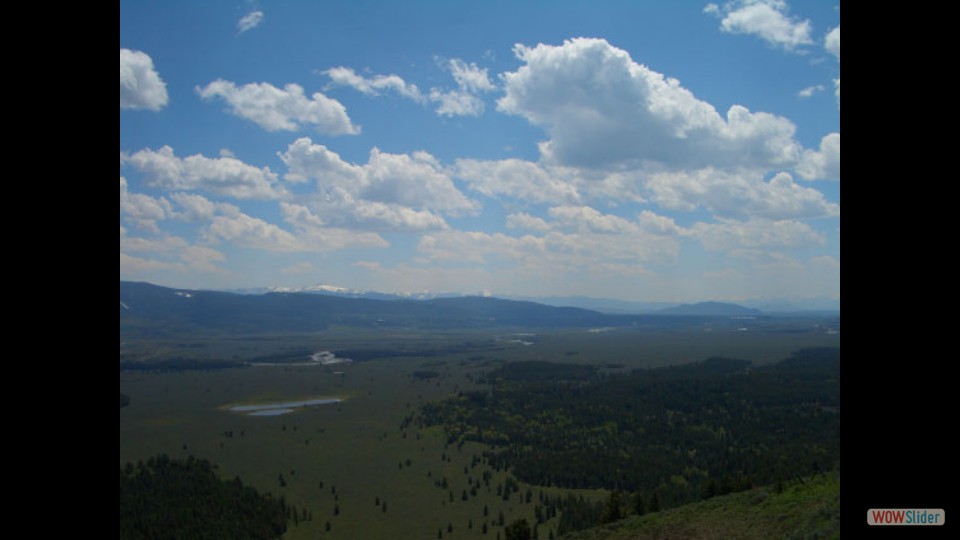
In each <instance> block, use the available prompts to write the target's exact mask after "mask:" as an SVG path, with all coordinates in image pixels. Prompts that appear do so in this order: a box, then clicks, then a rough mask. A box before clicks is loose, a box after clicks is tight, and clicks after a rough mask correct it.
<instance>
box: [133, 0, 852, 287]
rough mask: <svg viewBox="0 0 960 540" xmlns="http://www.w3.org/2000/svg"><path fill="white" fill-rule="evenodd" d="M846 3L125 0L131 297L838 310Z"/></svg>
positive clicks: (770, 0) (771, 0) (769, 0)
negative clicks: (595, 301) (432, 295)
mask: <svg viewBox="0 0 960 540" xmlns="http://www.w3.org/2000/svg"><path fill="white" fill-rule="evenodd" d="M839 26H840V8H839V3H833V2H785V1H782V0H758V1H740V0H738V1H733V2H719V3H709V2H686V1H683V2H660V1H649V2H644V1H635V2H623V1H621V2H612V1H611V2H604V1H593V2H573V1H567V2H564V1H551V2H539V1H529V2H516V1H512V2H499V1H490V2H455V1H443V2H441V1H419V2H387V1H372V0H368V1H326V2H306V1H284V0H274V1H259V2H250V1H242V0H233V1H207V2H185V1H164V2H144V1H137V2H125V1H121V3H120V277H121V279H129V280H143V281H150V282H154V283H158V284H162V285H168V286H173V287H181V288H239V287H261V286H286V287H296V286H305V285H312V284H317V283H326V284H334V285H338V286H343V287H350V288H358V289H372V290H379V291H385V292H399V291H420V290H431V291H457V292H464V293H480V292H489V293H492V294H495V295H498V294H499V295H532V296H550V295H586V296H596V297H611V298H618V299H624V300H643V301H675V302H681V301H695V300H707V299H711V300H730V301H743V300H751V299H774V298H777V299H779V298H834V299H839V296H840V91H839V88H840V30H839Z"/></svg>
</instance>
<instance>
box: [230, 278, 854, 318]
mask: <svg viewBox="0 0 960 540" xmlns="http://www.w3.org/2000/svg"><path fill="white" fill-rule="evenodd" d="M225 292H233V293H237V294H266V293H271V292H284V293H306V294H325V295H329V296H339V297H343V298H367V299H371V300H432V299H435V298H458V297H463V296H470V295H466V294H462V293H456V292H432V291H417V292H402V293H384V292H377V291H365V290H359V289H349V288H346V287H338V286H335V285H326V284H317V285H309V286H306V287H258V288H247V289H231V290H227V291H225ZM477 296H480V295H477ZM498 298H502V299H504V300H519V301H523V302H535V303H538V304H545V305H548V306H557V307H578V308H583V309H589V310H591V311H599V312H601V313H607V314H619V315H636V314H641V313H658V312H664V310H666V309H669V308H680V307H684V306H699V307H695V308H691V309H688V310H686V311H688V313H686V314H688V315H693V314H698V315H699V314H707V315H711V314H714V313H713V312H711V311H710V310H711V308H710V306H709V305H710V304H718V305H719V304H722V305H728V306H736V307H745V308H750V309H753V310H759V311H762V312H763V313H766V314H771V313H793V312H811V311H816V312H833V311H840V301H839V300H838V299H833V298H781V299H760V300H745V301H743V302H741V303H738V304H734V303H728V302H700V303H697V304H680V303H678V302H635V301H628V300H616V299H611V298H592V297H588V296H515V295H505V296H498ZM735 310H736V309H735V308H733V310H731V311H730V312H729V314H731V315H737V313H734V311H735ZM675 314H684V313H683V311H679V312H676V313H675ZM717 314H720V315H723V314H726V313H724V312H723V310H721V311H720V312H718V313H717Z"/></svg>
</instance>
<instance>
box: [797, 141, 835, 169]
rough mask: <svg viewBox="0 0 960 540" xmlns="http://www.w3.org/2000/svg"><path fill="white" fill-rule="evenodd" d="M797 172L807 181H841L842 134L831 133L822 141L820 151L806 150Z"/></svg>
mask: <svg viewBox="0 0 960 540" xmlns="http://www.w3.org/2000/svg"><path fill="white" fill-rule="evenodd" d="M796 170H797V174H798V175H799V176H800V177H801V178H804V179H806V180H820V179H825V180H839V179H840V134H839V133H830V134H828V135H826V136H825V137H823V138H822V139H820V149H819V150H804V151H803V157H801V159H800V163H799V164H798V165H797V169H796Z"/></svg>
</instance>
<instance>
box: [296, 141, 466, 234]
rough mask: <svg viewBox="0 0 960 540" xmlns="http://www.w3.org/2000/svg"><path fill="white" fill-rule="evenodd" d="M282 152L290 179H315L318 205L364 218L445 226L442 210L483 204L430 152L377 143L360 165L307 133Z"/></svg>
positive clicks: (460, 212) (454, 212)
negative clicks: (390, 149) (385, 148)
mask: <svg viewBox="0 0 960 540" xmlns="http://www.w3.org/2000/svg"><path fill="white" fill-rule="evenodd" d="M278 155H279V157H280V159H281V160H282V161H283V162H284V164H286V166H287V169H288V172H287V174H286V175H285V176H284V178H285V179H287V180H288V181H293V182H303V181H306V180H313V181H314V182H316V186H317V192H318V193H317V197H316V201H317V204H318V205H327V206H330V207H331V208H333V207H336V208H338V209H339V211H340V212H341V213H342V212H344V211H346V212H348V213H350V214H351V215H352V218H354V219H355V220H358V221H360V222H367V223H377V222H381V223H383V224H384V225H399V224H404V226H406V227H407V228H413V229H422V228H425V227H444V226H445V223H443V221H442V219H440V218H439V216H438V215H437V214H446V215H451V216H460V215H465V214H472V213H474V212H476V211H477V210H478V209H479V204H478V203H476V202H475V201H472V200H470V199H468V198H467V197H466V196H465V195H464V194H463V193H461V192H460V190H458V189H457V187H456V186H455V185H454V183H453V180H452V179H451V178H450V175H449V174H448V173H447V172H446V170H445V169H444V167H443V166H442V165H441V164H440V162H439V161H438V160H437V159H436V158H435V157H433V156H432V155H430V154H428V153H426V152H413V153H410V154H390V153H387V152H382V151H380V150H379V149H377V148H374V149H373V150H371V151H370V156H369V158H368V160H367V163H365V164H362V165H357V164H352V163H348V162H346V161H344V160H343V159H341V158H340V156H339V155H338V154H337V153H335V152H333V151H331V150H329V149H328V148H327V147H326V146H324V145H320V144H314V143H313V141H312V140H310V139H309V138H306V137H304V138H300V139H298V140H296V141H294V142H293V143H291V144H290V145H289V146H288V148H287V151H286V152H282V153H280V154H278Z"/></svg>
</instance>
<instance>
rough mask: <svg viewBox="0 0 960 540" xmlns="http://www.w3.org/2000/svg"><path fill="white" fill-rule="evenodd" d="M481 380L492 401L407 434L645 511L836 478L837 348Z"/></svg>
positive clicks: (445, 412) (419, 419)
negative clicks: (428, 435) (436, 432)
mask: <svg viewBox="0 0 960 540" xmlns="http://www.w3.org/2000/svg"><path fill="white" fill-rule="evenodd" d="M487 381H488V382H489V383H491V385H492V387H491V389H490V390H489V391H478V392H463V393H461V394H460V395H458V396H457V397H453V398H450V399H447V400H445V401H441V402H435V403H431V404H426V405H424V406H423V407H421V409H420V410H419V411H418V412H417V413H414V414H413V415H411V416H409V417H407V419H405V421H404V424H411V423H415V424H418V425H421V426H435V425H440V426H443V427H444V430H445V432H446V436H447V440H448V443H449V444H462V443H463V442H464V441H479V442H482V443H486V444H488V445H490V446H492V447H493V449H492V450H489V451H487V452H485V453H484V457H485V458H486V459H487V460H488V461H489V462H490V463H491V465H493V466H494V467H495V468H496V469H498V470H501V469H506V470H510V471H512V473H513V474H514V475H516V477H517V478H519V479H520V480H523V481H525V482H529V483H531V484H535V485H542V486H557V487H566V488H605V489H609V490H614V491H617V492H619V491H623V492H632V493H633V495H632V497H631V498H630V499H629V500H630V501H634V502H631V503H630V504H635V505H637V506H638V507H640V508H641V509H643V508H646V509H650V508H651V507H652V506H655V507H657V508H666V507H672V506H677V505H680V504H684V503H687V502H691V501H695V500H699V499H706V498H710V497H713V496H715V495H722V494H725V493H729V492H732V491H742V490H745V489H749V488H751V487H753V486H759V485H765V484H774V483H779V482H783V481H790V480H792V479H796V478H801V477H806V476H809V475H810V474H812V473H818V472H824V471H828V470H832V469H836V468H839V463H840V349H837V348H822V349H805V350H801V351H798V352H796V353H794V354H793V356H791V357H790V358H788V359H786V360H783V361H781V362H779V363H776V364H770V365H764V366H760V367H753V366H751V364H750V362H747V361H744V360H731V359H724V358H710V359H708V360H705V361H703V362H700V363H697V364H690V365H684V366H672V367H665V368H658V369H650V370H637V371H634V372H633V373H631V374H628V375H613V376H601V375H599V374H598V373H595V372H594V370H593V368H590V367H589V366H570V365H561V364H550V363H546V362H516V363H511V364H506V365H505V366H503V367H501V368H499V369H495V370H493V371H491V372H489V373H488V374H487ZM626 500H628V499H626V497H624V501H626ZM588 506H589V504H588ZM584 512H585V514H586V516H585V517H584V518H583V519H581V520H580V522H579V523H564V522H563V521H562V522H561V525H562V526H561V528H562V529H564V530H567V531H569V530H573V529H577V528H583V527H589V526H592V525H594V524H596V522H597V521H598V520H599V519H600V516H601V508H596V507H591V508H585V509H584ZM639 513H642V512H639ZM591 521H592V522H591Z"/></svg>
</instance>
